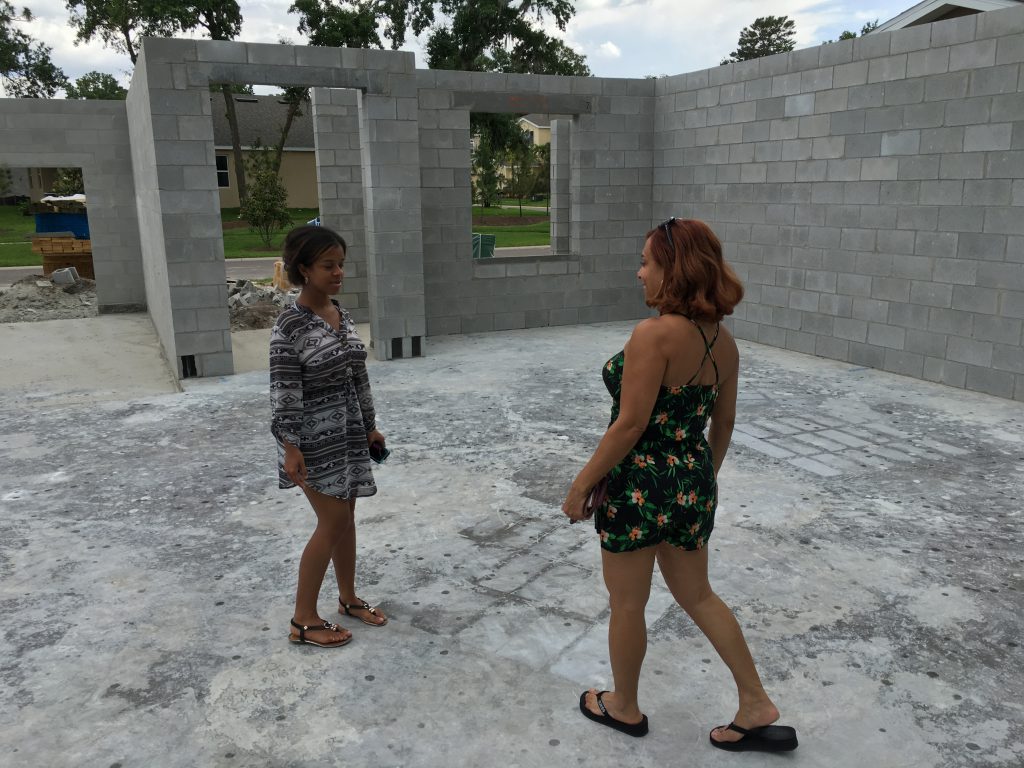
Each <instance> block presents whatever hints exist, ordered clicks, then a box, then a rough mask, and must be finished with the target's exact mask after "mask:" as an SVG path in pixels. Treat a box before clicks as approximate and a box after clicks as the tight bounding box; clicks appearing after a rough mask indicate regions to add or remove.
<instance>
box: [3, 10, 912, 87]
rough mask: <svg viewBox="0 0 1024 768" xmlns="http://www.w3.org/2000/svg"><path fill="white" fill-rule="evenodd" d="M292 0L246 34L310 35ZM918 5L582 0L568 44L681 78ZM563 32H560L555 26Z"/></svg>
mask: <svg viewBox="0 0 1024 768" xmlns="http://www.w3.org/2000/svg"><path fill="white" fill-rule="evenodd" d="M13 4H14V5H15V6H17V7H19V8H20V7H21V6H22V5H27V6H28V7H29V8H30V10H31V11H32V13H33V14H34V16H35V17H36V18H35V21H33V22H32V23H30V24H26V25H24V26H25V29H26V31H27V32H28V33H29V34H31V35H32V36H33V37H34V38H36V39H37V40H42V41H45V42H46V43H47V44H48V45H50V46H52V48H53V60H54V62H55V63H56V64H57V65H58V66H59V67H61V68H62V69H63V70H64V72H65V74H67V75H68V77H70V78H71V79H72V80H74V79H75V78H76V77H78V76H80V75H82V74H84V73H85V72H88V71H91V70H97V71H100V72H109V73H110V74H113V75H115V76H116V77H117V78H118V80H120V81H121V82H122V84H125V85H127V83H128V78H129V75H130V70H131V62H130V61H129V59H128V57H127V56H122V55H120V54H117V53H115V52H114V51H111V50H109V49H107V48H104V47H103V45H102V43H100V42H98V41H97V42H93V43H89V44H83V45H78V46H76V45H75V44H74V32H73V30H72V29H71V27H69V26H68V24H67V19H68V12H67V10H66V8H65V3H64V0H13ZM290 5H291V0H263V1H262V2H245V1H244V0H243V2H242V3H241V7H242V15H243V17H244V26H243V29H242V35H241V37H240V38H239V39H241V40H246V41H250V42H264V43H274V42H277V41H279V40H280V39H282V38H287V39H289V40H291V41H292V42H295V43H303V42H305V40H304V39H303V38H302V36H301V35H299V33H298V31H297V30H296V26H297V23H298V17H297V16H295V15H294V14H290V13H288V7H289V6H290ZM913 5H914V2H912V0H906V1H905V2H893V1H892V0H867V2H859V3H858V2H853V1H852V0H842V1H841V2H840V1H838V0H837V1H836V2H830V1H829V0H824V1H820V2H812V1H809V0H773V2H772V3H770V4H767V3H765V2H763V0H757V1H756V2H755V0H579V2H577V3H576V16H575V18H574V19H573V21H572V22H571V23H570V24H569V26H568V28H567V29H566V31H565V32H564V33H559V34H562V35H563V36H564V39H565V41H566V42H567V43H568V44H569V45H570V46H572V47H573V48H574V49H575V50H576V51H578V52H580V53H582V54H584V55H585V56H586V57H587V63H588V64H589V66H590V69H591V71H592V72H593V73H594V74H595V75H598V76H604V77H644V76H645V75H675V74H681V73H684V72H692V71H694V70H698V69H704V68H706V67H711V66H715V65H716V64H718V63H719V61H721V59H722V57H723V56H726V55H728V54H729V52H731V51H732V50H733V49H734V48H735V47H736V41H737V38H738V37H739V33H740V30H741V29H742V28H743V27H745V26H747V25H748V24H750V22H752V21H753V20H754V19H755V18H757V17H758V16H760V15H766V14H773V15H786V16H789V17H790V18H791V19H793V20H794V21H795V22H796V32H797V48H805V47H808V46H812V45H818V44H820V43H821V42H823V41H825V40H828V39H834V38H836V37H838V35H839V33H840V32H842V31H843V30H844V29H850V30H853V31H859V30H860V28H861V27H862V26H863V25H864V23H865V22H867V21H873V20H875V19H878V20H879V21H882V22H885V21H887V20H888V19H891V18H892V17H894V16H896V15H898V14H899V13H901V12H903V11H904V10H906V9H907V8H909V7H911V6H913ZM553 31H554V32H557V30H553ZM405 50H411V51H414V52H415V53H416V55H417V64H418V66H420V67H425V66H426V64H425V61H424V58H423V56H422V48H421V47H420V45H418V43H417V42H416V41H410V43H409V44H407V45H406V46H405Z"/></svg>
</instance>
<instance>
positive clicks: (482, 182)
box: [473, 133, 501, 208]
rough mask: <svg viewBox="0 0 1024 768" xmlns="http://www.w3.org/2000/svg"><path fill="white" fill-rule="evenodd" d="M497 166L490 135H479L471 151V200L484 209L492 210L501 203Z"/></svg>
mask: <svg viewBox="0 0 1024 768" xmlns="http://www.w3.org/2000/svg"><path fill="white" fill-rule="evenodd" d="M498 164H499V156H498V153H497V152H495V150H494V147H493V146H491V137H490V135H488V134H486V133H485V134H481V135H480V136H478V137H477V145H476V149H474V150H473V175H474V177H475V180H474V182H473V199H474V200H476V201H477V202H479V203H480V205H482V206H483V207H484V208H492V207H494V206H496V205H498V204H499V203H500V202H501V196H500V194H499V191H498V184H499V180H500V178H499V176H498Z"/></svg>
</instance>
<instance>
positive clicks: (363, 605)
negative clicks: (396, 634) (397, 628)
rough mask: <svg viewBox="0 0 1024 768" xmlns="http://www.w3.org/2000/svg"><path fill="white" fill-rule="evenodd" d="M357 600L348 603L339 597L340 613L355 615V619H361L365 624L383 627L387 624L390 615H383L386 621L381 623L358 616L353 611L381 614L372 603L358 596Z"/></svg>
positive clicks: (374, 614)
mask: <svg viewBox="0 0 1024 768" xmlns="http://www.w3.org/2000/svg"><path fill="white" fill-rule="evenodd" d="M356 601H357V602H355V603H346V602H344V601H343V600H342V599H341V598H340V597H339V598H338V605H340V606H341V608H339V609H338V613H343V614H345V615H346V616H351V617H353V618H355V619H359V620H360V621H361V622H363V624H369V625H370V626H371V627H383V626H384V625H385V624H387V623H388V617H387V616H382V617H381V618H383V619H384V621H382V622H380V623H378V622H376V621H367V620H366V619H364V618H363V617H362V616H356V614H354V613H352V611H359V610H363V611H367V612H368V613H370V614H372V615H373V616H377V615H379V614H378V613H377V609H376V608H371V607H370V604H369V603H368V602H366V601H365V600H360V599H359V598H358V597H357V598H356Z"/></svg>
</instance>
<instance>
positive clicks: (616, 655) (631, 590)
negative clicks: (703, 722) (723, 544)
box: [586, 547, 654, 723]
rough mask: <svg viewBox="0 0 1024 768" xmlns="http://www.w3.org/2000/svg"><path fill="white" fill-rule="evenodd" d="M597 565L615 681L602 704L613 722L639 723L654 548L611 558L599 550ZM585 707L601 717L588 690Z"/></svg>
mask: <svg viewBox="0 0 1024 768" xmlns="http://www.w3.org/2000/svg"><path fill="white" fill-rule="evenodd" d="M601 564H602V569H603V571H604V583H605V586H607V587H608V603H609V605H610V606H611V617H610V618H609V620H608V654H609V658H610V659H611V664H612V677H613V678H614V680H615V690H614V691H612V692H610V693H607V694H605V695H604V696H603V697H602V701H603V702H604V705H605V707H607V709H608V713H609V714H610V715H611V716H612V717H614V718H615V719H616V720H621V721H623V722H626V723H639V722H640V721H641V720H642V719H643V714H642V713H641V711H640V705H639V703H638V701H637V688H638V686H639V684H640V668H641V666H643V663H644V656H645V655H646V654H647V621H646V619H645V618H644V608H645V607H646V606H647V599H648V597H650V594H651V574H652V573H653V572H654V547H647V548H644V549H639V550H636V551H634V552H620V553H614V554H613V553H611V552H607V551H605V550H603V549H602V550H601ZM586 706H587V709H589V710H590V711H591V712H593V713H594V714H598V715H599V714H601V710H600V708H599V707H598V706H597V691H596V690H594V689H591V692H590V694H588V696H587V699H586Z"/></svg>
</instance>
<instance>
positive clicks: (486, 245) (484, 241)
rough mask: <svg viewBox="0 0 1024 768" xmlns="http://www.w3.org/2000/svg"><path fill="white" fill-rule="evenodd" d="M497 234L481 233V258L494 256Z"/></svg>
mask: <svg viewBox="0 0 1024 768" xmlns="http://www.w3.org/2000/svg"><path fill="white" fill-rule="evenodd" d="M497 239H498V237H497V235H480V258H481V259H492V258H494V244H495V242H496V241H497Z"/></svg>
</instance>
